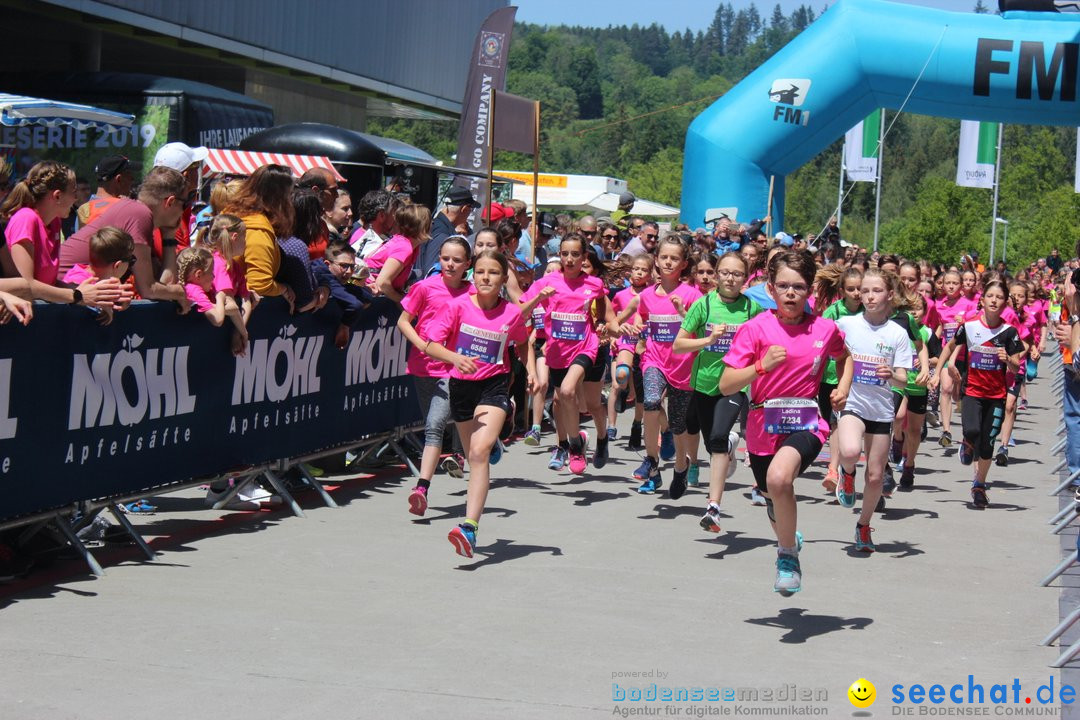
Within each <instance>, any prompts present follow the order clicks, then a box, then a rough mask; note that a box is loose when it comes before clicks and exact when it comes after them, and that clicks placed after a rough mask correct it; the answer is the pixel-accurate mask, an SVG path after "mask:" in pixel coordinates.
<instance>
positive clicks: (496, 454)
mask: <svg viewBox="0 0 1080 720" xmlns="http://www.w3.org/2000/svg"><path fill="white" fill-rule="evenodd" d="M502 456H503V444H502V440H499V439H498V438H495V445H493V446H492V448H491V455H489V456H488V463H489V464H491V465H498V464H499V461H500V460H502Z"/></svg>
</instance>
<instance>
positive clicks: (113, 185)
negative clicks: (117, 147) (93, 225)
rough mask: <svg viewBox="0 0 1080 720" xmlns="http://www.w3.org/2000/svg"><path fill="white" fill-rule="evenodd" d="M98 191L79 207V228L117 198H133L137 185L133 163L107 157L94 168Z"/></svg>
mask: <svg viewBox="0 0 1080 720" xmlns="http://www.w3.org/2000/svg"><path fill="white" fill-rule="evenodd" d="M94 176H95V177H96V178H97V191H96V192H95V193H94V194H93V195H91V196H90V199H89V200H88V201H86V202H85V203H83V204H82V205H80V206H79V209H78V210H76V213H77V214H78V216H79V227H82V226H83V225H85V224H86V223H88V222H90V221H91V220H93V219H94V218H95V217H97V216H98V215H100V214H101V213H102V212H104V211H105V209H106V208H108V207H109V205H111V204H112V201H113V200H115V199H116V198H126V197H131V188H132V187H134V185H135V172H134V168H133V167H132V166H131V161H130V160H128V159H127V158H126V157H125V156H123V155H106V156H105V157H103V158H101V159H100V160H98V164H97V165H95V166H94Z"/></svg>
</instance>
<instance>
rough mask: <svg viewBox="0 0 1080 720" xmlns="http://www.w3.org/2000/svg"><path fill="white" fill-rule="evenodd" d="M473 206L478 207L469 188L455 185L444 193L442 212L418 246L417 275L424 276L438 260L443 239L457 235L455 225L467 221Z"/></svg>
mask: <svg viewBox="0 0 1080 720" xmlns="http://www.w3.org/2000/svg"><path fill="white" fill-rule="evenodd" d="M474 207H480V203H478V202H476V198H474V197H473V194H472V191H471V190H469V188H466V187H462V186H460V185H455V186H454V187H452V188H450V191H449V192H448V193H446V201H445V203H444V204H443V209H442V212H440V213H439V214H438V215H436V216H435V217H434V219H432V221H431V238H430V239H429V240H428V241H427V242H426V243H424V244H423V245H421V246H420V255H419V257H418V258H417V259H416V263H415V265H414V267H415V272H416V273H417V274H418V276H419V277H424V274H426V273H427V271H428V270H430V269H431V267H432V266H433V265H434V264H435V263H437V262H438V261H439V249H440V248H442V244H443V241H444V240H446V238H448V237H450V236H451V235H457V234H458V231H457V226H458V225H460V224H461V223H463V222H468V220H469V213H471V212H472V209H473V208H474Z"/></svg>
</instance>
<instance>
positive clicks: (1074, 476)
mask: <svg viewBox="0 0 1080 720" xmlns="http://www.w3.org/2000/svg"><path fill="white" fill-rule="evenodd" d="M1067 462H1068V460H1065V459H1062V461H1061V462H1059V463H1058V464H1057V468H1056V469H1055V470H1054V472H1053V473H1050V474H1051V475H1053V474H1054V473H1059V472H1061V471H1062V470H1064V469H1065V464H1066V463H1067ZM1077 480H1080V470H1077V471H1076V472H1074V473H1073V474H1071V475H1069V476H1068V477H1067V478H1065V479H1064V480H1062V481H1061V484H1060V485H1058V486H1057V487H1056V488H1054V489H1053V490H1051V491H1050V492H1049V493H1047V494H1048V495H1050V496H1051V497H1052V496H1054V495H1060V494H1061V491H1062V490H1064V489H1066V488H1067V487H1069V486H1070V485H1072V484H1073V483H1074V482H1075V481H1077Z"/></svg>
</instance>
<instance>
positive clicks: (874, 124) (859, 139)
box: [844, 109, 881, 182]
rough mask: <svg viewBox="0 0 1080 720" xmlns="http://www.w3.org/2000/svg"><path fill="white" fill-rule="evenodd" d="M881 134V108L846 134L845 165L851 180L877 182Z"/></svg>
mask: <svg viewBox="0 0 1080 720" xmlns="http://www.w3.org/2000/svg"><path fill="white" fill-rule="evenodd" d="M880 135H881V110H880V109H878V110H875V111H874V112H872V113H870V114H869V115H867V116H866V119H865V120H863V121H862V122H860V123H859V124H858V125H856V126H855V127H853V128H851V129H850V130H848V131H847V134H846V135H844V166H845V167H846V168H847V178H848V181H849V182H875V181H876V180H877V172H878V137H879V136H880Z"/></svg>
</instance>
